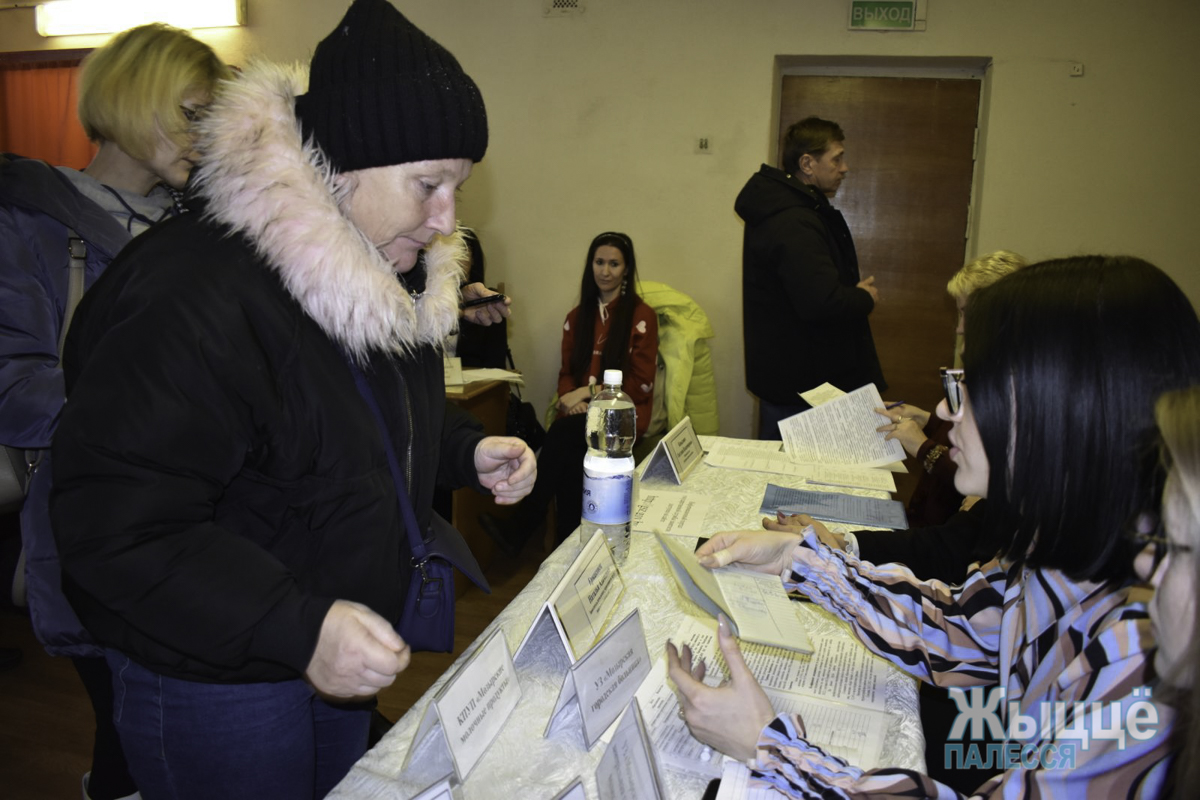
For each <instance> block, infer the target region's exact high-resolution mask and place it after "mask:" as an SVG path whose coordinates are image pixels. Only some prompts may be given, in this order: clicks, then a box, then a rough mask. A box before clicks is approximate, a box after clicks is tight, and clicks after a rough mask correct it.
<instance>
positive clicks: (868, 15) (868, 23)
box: [850, 0, 917, 31]
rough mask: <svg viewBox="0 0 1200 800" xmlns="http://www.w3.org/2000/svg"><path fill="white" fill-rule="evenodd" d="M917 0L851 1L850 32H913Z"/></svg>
mask: <svg viewBox="0 0 1200 800" xmlns="http://www.w3.org/2000/svg"><path fill="white" fill-rule="evenodd" d="M916 12H917V0H850V30H852V31H911V30H914V25H915V21H916V16H917V13H916Z"/></svg>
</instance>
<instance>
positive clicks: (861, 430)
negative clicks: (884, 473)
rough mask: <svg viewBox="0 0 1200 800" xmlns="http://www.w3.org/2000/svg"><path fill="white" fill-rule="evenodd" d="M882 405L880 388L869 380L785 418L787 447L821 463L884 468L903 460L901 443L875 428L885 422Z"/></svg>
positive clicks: (795, 456) (801, 457)
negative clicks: (881, 410)
mask: <svg viewBox="0 0 1200 800" xmlns="http://www.w3.org/2000/svg"><path fill="white" fill-rule="evenodd" d="M882 407H883V400H882V398H880V396H879V390H878V389H876V388H875V384H873V383H868V384H867V385H866V386H862V387H860V388H858V389H855V390H854V391H853V392H850V393H848V394H845V395H843V396H841V397H838V398H836V399H833V400H830V401H829V402H827V403H825V404H824V405H821V406H818V407H817V408H810V409H809V410H808V411H802V412H800V413H799V414H796V415H795V416H792V417H788V418H787V419H785V420H783V421H781V422H780V423H779V432H780V433H781V434H782V435H783V449H784V450H785V451H786V452H787V454H788V455H790V456H791V457H792V458H793V459H794V460H796V461H806V462H813V463H818V464H857V465H858V466H861V467H882V466H884V465H886V464H891V463H892V462H895V461H903V460H904V448H903V447H902V446H901V444H900V442H898V441H897V440H895V439H892V440H891V441H885V440H884V436H885V435H886V434H884V433H882V432H880V431H877V430H875V429H876V428H878V427H879V426H880V425H881V424H882V422H883V417H881V416H879V415H878V414H876V413H875V409H877V408H882Z"/></svg>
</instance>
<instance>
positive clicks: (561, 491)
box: [510, 414, 587, 542]
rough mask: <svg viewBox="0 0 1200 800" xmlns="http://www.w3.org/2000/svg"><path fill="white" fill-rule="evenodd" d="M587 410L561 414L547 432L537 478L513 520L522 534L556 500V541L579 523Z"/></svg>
mask: <svg viewBox="0 0 1200 800" xmlns="http://www.w3.org/2000/svg"><path fill="white" fill-rule="evenodd" d="M586 429H587V415H586V414H572V415H571V416H568V417H559V418H558V419H556V420H555V421H554V424H553V425H551V426H550V430H549V431H547V432H546V441H545V442H544V443H543V444H542V450H541V453H539V454H538V474H537V482H536V483H534V485H533V491H531V492H530V493H529V496H528V497H526V498H525V499H524V500H522V501H521V504H520V506H518V507H517V513H516V514H514V515H513V518H512V521H511V523H510V524H512V525H513V526H514V528H515V529H516V530H518V531H520V532H521V535H528V534H530V533H532V532H533V531H534V530H536V529H537V527H538V526H539V525H540V524H541V521H542V520H543V519H545V517H546V508H547V506H549V505H550V501H551V500H554V507H555V525H554V528H555V541H558V542H561V541H563V540H564V539H566V538H567V537H568V536H569V535H570V534H571V531H573V530H575V529H576V528H577V527H579V518H580V513H581V512H580V509H581V508H582V507H583V499H582V498H583V457H584V456H585V455H586V454H587V440H586V439H584V432H585V430H586Z"/></svg>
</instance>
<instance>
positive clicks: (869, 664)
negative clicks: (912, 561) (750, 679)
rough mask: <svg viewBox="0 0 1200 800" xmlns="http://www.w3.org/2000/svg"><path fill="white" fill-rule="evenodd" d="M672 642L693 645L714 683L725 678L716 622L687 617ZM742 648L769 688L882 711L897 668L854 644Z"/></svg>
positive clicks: (823, 641) (825, 642)
mask: <svg viewBox="0 0 1200 800" xmlns="http://www.w3.org/2000/svg"><path fill="white" fill-rule="evenodd" d="M671 641H673V642H675V643H676V644H677V645H684V644H686V645H688V646H689V647H690V648H691V649H692V653H693V654H694V656H695V657H696V658H703V659H704V660H705V662H706V663H707V664H708V667H709V672H710V674H711V675H712V676H713V677H714V680H716V681H720V680H723V679H724V678H725V675H726V669H725V660H724V658H723V657H722V656H721V653H720V649H719V648H718V647H717V626H716V625H714V624H713V623H712V621H711V620H700V619H696V618H695V617H691V616H688V617H685V618H684V622H683V624H682V625H680V628H679V632H678V634H675V635H672V636H671ZM739 646H740V647H741V649H742V656H743V657H744V658H745V659H746V666H748V667H749V668H750V671H751V672H753V673H754V677H755V678H757V679H758V682H759V683H760V684H762V685H763V687H764V688H766V689H771V690H773V691H778V692H785V693H789V694H795V695H797V696H802V695H808V696H810V697H819V698H824V699H826V700H834V701H837V702H839V703H845V704H848V705H855V706H860V707H862V708H869V709H873V710H876V711H883V710H884V708H885V705H884V704H885V701H886V697H887V676H888V674H889V673H890V672H891V671H892V670H893V669H895V668H894V667H893V666H892V665H891V664H889V663H888V662H886V661H884V660H883V659H882V658H879V657H878V656H876V655H873V654H872V653H871V652H870V651H868V650H867V649H866V648H865V647H863V646H862V645H861V644H859V643H858V642H856V641H854V640H852V639H842V638H829V637H827V638H822V639H818V640H817V641H816V642H814V643H813V654H812V655H809V656H805V655H800V654H797V653H795V652H793V651H790V650H785V649H783V648H781V647H768V646H766V645H760V644H753V643H750V642H740V643H739Z"/></svg>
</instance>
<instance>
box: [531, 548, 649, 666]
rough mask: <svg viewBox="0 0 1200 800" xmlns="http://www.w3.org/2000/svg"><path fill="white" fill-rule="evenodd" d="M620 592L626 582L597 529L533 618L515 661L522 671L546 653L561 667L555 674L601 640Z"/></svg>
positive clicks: (623, 590)
mask: <svg viewBox="0 0 1200 800" xmlns="http://www.w3.org/2000/svg"><path fill="white" fill-rule="evenodd" d="M624 594H625V581H624V580H622V579H621V573H620V572H619V571H618V570H617V564H616V562H615V561H613V557H612V551H610V550H609V549H608V544H607V543H606V542H605V540H604V534H602V533H601V532H600V531H599V530H597V531H596V532H595V533H593V534H592V538H591V539H589V540H588V542H587V544H585V545H584V546H583V550H581V551H580V553H579V555H578V556H576V557H575V561H574V562H573V563H572V564H571V567H570V568H569V569H568V570H567V572H566V574H565V575H563V577H562V580H560V581H559V582H558V585H557V586H555V587H554V591H552V592H550V596H549V597H548V598H547V599H546V602H545V603H543V604H542V608H541V610H540V611H538V613H537V615H536V616H535V617H534V618H533V624H532V625H530V626H529V630H528V631H527V632H526V634H525V638H524V639H522V640H521V644H520V645H519V646H518V647H517V653H516V655H515V656H514V658H513V660H514V662H515V663H516V664H517V665H518V666H521V667H523V666H525V664H526V663H527V662H528V661H529V660H530V659H531V658H532V657H533V654H534V653H538V654H544V653H545V652H546V651H547V650H549V651H550V652H551V653H552V655H551V656H550V660H552V661H553V662H554V663H555V664H562V666H561V667H560V668H559V669H558V670H556V672H563V671H565V670H566V669H567V668H568V667H570V665H571V664H574V663H575V662H576V661H577V660H578V659H579V658H580V656H582V655H583V654H584V653H586V652H587V651H588V649H589V648H591V646H592V645H593V644H595V643H596V640H597V639H599V638H600V635H601V634H602V633H603V632H604V626H605V625H606V624H607V623H608V619H609V617H611V616H612V612H613V610H614V609H615V608H616V607H617V604H618V603H619V602H620V600H621V597H622V596H623V595H624ZM564 661H565V663H564Z"/></svg>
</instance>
